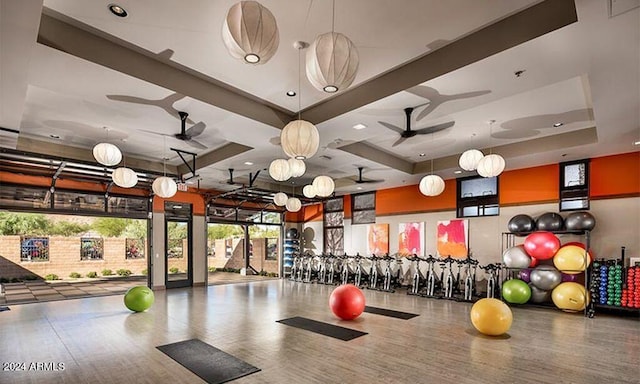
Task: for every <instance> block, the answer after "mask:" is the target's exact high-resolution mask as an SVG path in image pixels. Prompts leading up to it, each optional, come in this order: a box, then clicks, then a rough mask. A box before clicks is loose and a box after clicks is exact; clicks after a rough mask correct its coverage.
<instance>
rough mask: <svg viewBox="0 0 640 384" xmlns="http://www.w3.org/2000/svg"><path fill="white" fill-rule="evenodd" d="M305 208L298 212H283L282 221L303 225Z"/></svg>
mask: <svg viewBox="0 0 640 384" xmlns="http://www.w3.org/2000/svg"><path fill="white" fill-rule="evenodd" d="M306 208H307V207H304V208H303V209H301V210H299V211H298V212H289V211H287V212H285V213H284V221H285V222H287V223H303V222H304V217H305V211H306Z"/></svg>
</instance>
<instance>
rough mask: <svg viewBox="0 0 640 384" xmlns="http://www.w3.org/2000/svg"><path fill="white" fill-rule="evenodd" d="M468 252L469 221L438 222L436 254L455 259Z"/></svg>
mask: <svg viewBox="0 0 640 384" xmlns="http://www.w3.org/2000/svg"><path fill="white" fill-rule="evenodd" d="M468 251H469V220H446V221H438V254H439V255H440V257H447V256H451V257H453V258H457V259H464V258H466V257H467V253H468Z"/></svg>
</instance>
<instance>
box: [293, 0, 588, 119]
mask: <svg viewBox="0 0 640 384" xmlns="http://www.w3.org/2000/svg"><path fill="white" fill-rule="evenodd" d="M576 21H578V16H577V13H576V8H575V4H574V0H546V1H543V2H541V3H538V4H536V5H533V6H531V7H529V8H527V9H524V10H522V11H520V12H518V13H515V14H513V15H511V16H509V17H506V18H504V19H502V20H499V21H497V22H495V23H494V24H491V25H489V26H487V27H485V28H482V29H480V30H478V31H476V32H473V33H471V34H469V35H467V36H465V37H462V38H460V39H459V40H456V41H454V42H452V43H450V44H448V45H446V46H444V47H442V48H440V49H437V50H435V51H433V52H430V53H427V54H425V55H423V56H420V57H418V58H416V59H414V60H413V61H410V62H409V63H407V64H404V65H402V66H400V67H398V68H396V69H393V70H391V71H389V72H387V73H384V74H382V75H380V76H378V77H376V78H373V79H371V80H368V81H366V82H364V83H362V84H360V85H358V86H356V87H352V88H350V89H349V90H347V91H344V92H342V93H340V94H338V95H336V96H335V97H332V98H329V99H325V100H323V101H321V102H319V103H317V104H315V105H312V106H310V107H308V108H306V109H304V110H303V111H302V114H303V115H304V116H305V119H307V120H309V121H311V122H313V123H315V124H319V123H322V122H323V121H326V120H329V119H332V118H334V117H336V116H340V115H342V114H344V113H347V112H349V111H352V110H354V109H356V108H360V107H362V106H365V105H367V104H370V103H372V102H374V101H376V100H380V99H383V98H385V97H387V96H390V95H393V94H395V93H398V92H400V91H404V90H406V89H409V88H411V87H414V86H416V85H418V84H422V83H424V82H426V81H429V80H431V79H434V78H436V77H438V76H442V75H444V74H446V73H449V72H451V71H454V70H456V69H459V68H462V67H464V66H466V65H469V64H471V63H474V62H476V61H479V60H482V59H484V58H487V57H489V56H491V55H494V54H496V53H499V52H502V51H504V50H506V49H509V48H512V47H515V46H517V45H520V44H522V43H525V42H527V41H529V40H532V39H535V38H537V37H540V36H542V35H544V34H547V33H549V32H552V31H554V30H556V29H559V28H562V27H564V26H567V25H569V24H572V23H574V22H576Z"/></svg>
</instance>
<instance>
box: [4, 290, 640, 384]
mask: <svg viewBox="0 0 640 384" xmlns="http://www.w3.org/2000/svg"><path fill="white" fill-rule="evenodd" d="M332 289H333V287H329V286H322V285H313V284H305V283H300V282H292V281H288V280H270V281H257V282H248V283H240V284H228V285H217V286H208V287H198V288H193V289H177V290H168V291H165V292H156V302H155V304H154V305H153V307H152V308H151V309H150V310H149V311H147V312H144V313H131V312H129V311H128V310H127V309H126V308H125V307H124V306H123V304H122V296H121V295H118V296H105V297H93V298H83V299H74V300H65V301H58V302H46V303H34V304H24V305H17V306H12V307H11V310H10V311H5V312H0V362H2V363H3V368H9V367H10V366H9V365H8V364H7V363H18V364H21V363H25V366H26V367H27V368H29V366H30V363H32V362H33V363H55V364H59V363H62V364H63V365H64V370H60V369H59V367H60V366H59V365H56V367H58V370H53V371H51V370H50V371H46V370H42V369H41V370H34V371H21V370H18V371H16V370H5V369H3V370H2V371H0V383H200V382H202V381H201V380H200V379H199V378H198V377H197V376H195V375H194V374H192V373H191V372H190V371H188V370H187V369H185V368H183V367H182V366H181V365H179V364H178V363H176V362H174V361H173V360H171V359H170V358H169V357H167V356H166V355H164V354H163V353H162V352H160V351H158V350H157V349H156V348H155V347H156V346H159V345H163V344H168V343H173V342H177V341H181V340H186V339H191V338H198V339H201V340H202V341H204V342H206V343H209V344H211V345H213V346H215V347H217V348H220V349H222V350H223V351H225V352H227V353H229V354H232V355H234V356H236V357H237V358H240V359H242V360H244V361H246V362H248V363H249V364H252V365H255V366H256V367H258V368H261V369H262V371H260V372H258V373H255V374H252V375H249V376H246V377H243V378H241V379H238V380H237V381H234V383H456V384H460V383H537V384H540V383H598V384H600V383H639V382H640V364H639V363H640V323H639V322H638V320H637V319H633V318H621V317H613V316H605V315H598V316H596V318H594V319H589V318H585V317H584V316H582V315H581V314H568V313H563V312H561V311H558V310H552V309H534V308H514V310H513V315H514V323H513V326H512V328H511V330H510V331H509V334H508V337H503V338H488V337H485V336H482V335H479V334H478V333H477V332H476V331H475V330H474V329H473V328H472V326H471V323H470V321H469V310H470V308H471V305H470V304H466V303H457V302H451V301H444V300H434V299H426V298H420V297H414V296H407V295H404V294H401V293H395V294H390V293H383V292H376V291H367V290H365V291H364V293H365V295H366V299H367V305H370V306H376V307H384V308H389V309H394V310H399V311H405V312H412V313H417V314H419V315H420V316H418V317H415V318H413V319H411V320H399V319H394V318H389V317H384V316H379V315H373V314H367V313H364V314H363V315H362V316H360V317H359V318H358V319H356V320H355V321H352V322H345V321H341V320H338V319H337V318H335V317H334V316H333V314H332V313H331V312H330V310H329V308H328V298H329V295H330V293H331V290H332ZM293 316H303V317H307V318H311V319H314V320H318V321H323V322H327V323H331V324H336V325H341V326H345V327H349V328H353V329H357V330H360V331H364V332H368V335H365V336H363V337H359V338H357V339H354V340H351V341H348V342H345V341H340V340H337V339H333V338H329V337H326V336H322V335H319V334H315V333H312V332H309V331H304V330H300V329H297V328H292V327H289V326H286V325H282V324H279V323H276V321H277V320H280V319H284V318H288V317H293ZM15 366H16V365H13V367H15ZM36 367H37V365H36Z"/></svg>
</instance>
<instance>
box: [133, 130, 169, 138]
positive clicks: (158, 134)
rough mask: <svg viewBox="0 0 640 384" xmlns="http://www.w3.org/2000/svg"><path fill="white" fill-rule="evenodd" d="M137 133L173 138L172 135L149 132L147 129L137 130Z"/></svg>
mask: <svg viewBox="0 0 640 384" xmlns="http://www.w3.org/2000/svg"><path fill="white" fill-rule="evenodd" d="M138 131H140V132H146V133H151V134H152V135H158V136H167V137H173V135H167V134H166V133H160V132H155V131H149V130H148V129H138Z"/></svg>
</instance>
